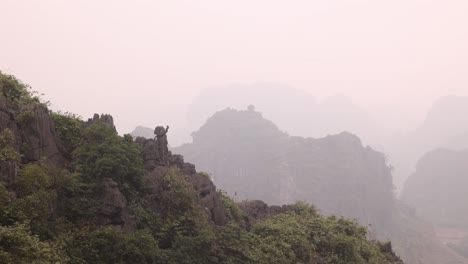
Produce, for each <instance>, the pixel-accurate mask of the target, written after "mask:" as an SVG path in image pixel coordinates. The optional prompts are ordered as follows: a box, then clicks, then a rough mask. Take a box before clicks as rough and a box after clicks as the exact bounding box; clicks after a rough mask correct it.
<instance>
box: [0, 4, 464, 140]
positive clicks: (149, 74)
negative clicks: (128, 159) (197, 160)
mask: <svg viewBox="0 0 468 264" xmlns="http://www.w3.org/2000/svg"><path fill="white" fill-rule="evenodd" d="M0 10H2V12H1V13H2V14H1V16H0V26H1V31H0V34H1V35H0V70H2V71H4V72H7V73H12V74H15V75H17V76H18V77H19V78H20V79H22V80H24V81H25V82H27V83H29V84H31V85H32V86H33V88H34V89H36V90H38V91H40V92H42V93H45V94H46V98H47V99H49V100H51V101H52V103H53V108H54V109H62V110H69V111H72V112H76V113H78V114H81V115H82V116H84V117H88V116H90V115H91V114H92V113H94V112H107V113H111V114H113V115H114V117H115V119H116V122H117V125H118V126H119V127H120V130H121V132H128V131H130V130H131V129H132V128H133V127H134V126H136V125H138V124H144V125H155V124H154V123H155V122H159V123H162V124H165V123H178V124H179V125H180V126H182V122H183V121H184V120H182V119H183V118H184V115H185V111H186V107H187V105H188V104H189V103H190V102H191V101H192V98H193V97H194V96H195V95H197V94H198V92H199V91H200V90H202V89H204V88H207V87H212V86H219V85H221V86H222V85H229V84H231V83H246V84H250V83H255V82H279V83H284V84H288V85H291V86H293V87H296V88H299V89H303V90H306V91H308V92H310V93H311V94H314V95H316V96H319V97H321V96H327V95H333V94H337V93H339V94H344V95H348V96H350V97H352V98H353V100H354V102H355V103H356V104H358V105H360V106H362V107H364V108H366V109H367V110H369V111H373V112H374V113H375V114H376V115H377V117H382V118H389V119H392V120H394V121H395V122H396V121H400V120H399V119H401V121H402V125H409V124H410V123H411V122H416V121H418V120H420V119H422V117H423V115H424V113H425V112H426V111H427V108H428V107H429V106H430V104H431V103H432V102H433V101H434V100H435V99H436V98H438V97H440V96H444V95H447V94H457V95H468V48H467V47H468V15H467V14H468V1H466V0H392V1H388V0H368V1H365V0H355V1H351V0H349V1H346V0H321V1H312V0H307V1H302V0H291V1H285V0H283V1H274V0H236V1H227V0H224V1H223V0H193V1H188V0H186V1H183V0H165V1H162V0H159V1H154V0H153V1H150V0H148V1H143V0H138V1H136V0H132V1H130V0H127V1H122V0H119V1H116V0H99V1H96V0H79V1H63V0H41V1H35V0H29V1H26V0H0ZM260 110H261V109H260ZM181 120H182V121H181Z"/></svg>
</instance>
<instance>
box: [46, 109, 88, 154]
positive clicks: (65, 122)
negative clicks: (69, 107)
mask: <svg viewBox="0 0 468 264" xmlns="http://www.w3.org/2000/svg"><path fill="white" fill-rule="evenodd" d="M50 116H51V117H52V120H53V121H54V124H55V131H57V135H58V137H59V138H60V140H61V142H62V144H63V147H64V150H65V151H64V154H65V156H66V158H67V159H69V160H70V159H71V158H72V153H73V151H74V150H75V149H76V148H77V147H78V145H79V144H80V142H81V123H82V121H81V118H80V117H79V116H77V115H75V114H72V113H69V112H65V113H62V112H51V115H50Z"/></svg>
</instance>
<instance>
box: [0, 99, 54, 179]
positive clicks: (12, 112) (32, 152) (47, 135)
mask: <svg viewBox="0 0 468 264" xmlns="http://www.w3.org/2000/svg"><path fill="white" fill-rule="evenodd" d="M5 129H8V130H9V131H10V132H11V133H12V134H13V137H14V141H13V142H12V147H13V148H14V149H15V150H16V151H17V152H18V153H20V152H21V153H22V159H23V161H24V162H37V161H40V160H43V161H45V162H47V163H49V164H51V165H54V166H58V165H59V164H60V163H61V162H62V161H63V155H62V153H61V152H60V146H61V142H60V140H59V139H58V137H57V134H56V132H55V127H54V124H53V121H52V119H51V117H50V115H49V110H48V109H47V107H46V106H44V105H42V104H39V103H36V102H33V103H29V104H26V105H22V106H20V107H19V106H15V105H12V104H11V103H10V102H8V100H6V99H5V98H4V97H1V96H0V132H2V131H4V130H5ZM16 167H17V164H16V162H14V161H3V162H0V172H1V178H2V179H3V180H4V181H5V182H6V183H7V184H13V183H14V182H15V178H16Z"/></svg>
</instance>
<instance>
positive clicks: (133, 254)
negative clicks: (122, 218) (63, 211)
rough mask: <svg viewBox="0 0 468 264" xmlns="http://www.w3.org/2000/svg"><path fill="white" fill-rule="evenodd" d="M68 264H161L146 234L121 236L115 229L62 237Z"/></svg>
mask: <svg viewBox="0 0 468 264" xmlns="http://www.w3.org/2000/svg"><path fill="white" fill-rule="evenodd" d="M62 243H63V247H64V251H65V252H66V253H67V255H68V256H69V257H70V261H69V263H72V264H75V263H76V264H81V263H96V264H100V263H102V264H106V263H161V262H158V255H159V254H158V251H159V249H158V246H157V243H156V241H155V240H154V238H153V237H152V236H151V235H150V234H149V233H148V232H147V231H144V230H142V231H137V232H134V233H124V232H122V231H121V230H119V229H117V228H114V227H102V228H99V229H96V230H93V231H89V230H82V231H80V232H75V233H72V234H68V236H66V237H64V241H63V242H62Z"/></svg>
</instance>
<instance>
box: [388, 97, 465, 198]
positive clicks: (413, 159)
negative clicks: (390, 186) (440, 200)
mask: <svg viewBox="0 0 468 264" xmlns="http://www.w3.org/2000/svg"><path fill="white" fill-rule="evenodd" d="M466 113H468V97H460V96H454V95H451V96H446V97H442V98H440V99H438V100H437V101H435V102H434V104H433V106H432V108H431V109H430V110H429V111H428V113H427V116H426V118H425V120H424V122H423V123H422V124H421V125H420V126H419V127H418V128H417V129H415V130H413V131H410V132H408V133H406V134H403V135H401V136H399V137H397V138H395V139H394V140H393V141H392V142H390V143H388V144H387V145H388V147H387V151H388V153H389V160H390V162H391V164H392V165H393V166H394V167H395V182H396V185H397V186H398V187H399V188H400V189H401V188H402V187H403V186H404V181H405V180H406V179H407V177H408V176H409V175H410V174H412V173H413V172H414V170H415V169H416V163H417V161H418V159H420V158H421V157H423V155H425V154H426V153H427V152H429V151H432V150H435V149H438V148H442V147H448V148H451V149H463V148H468V116H467V115H466Z"/></svg>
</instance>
